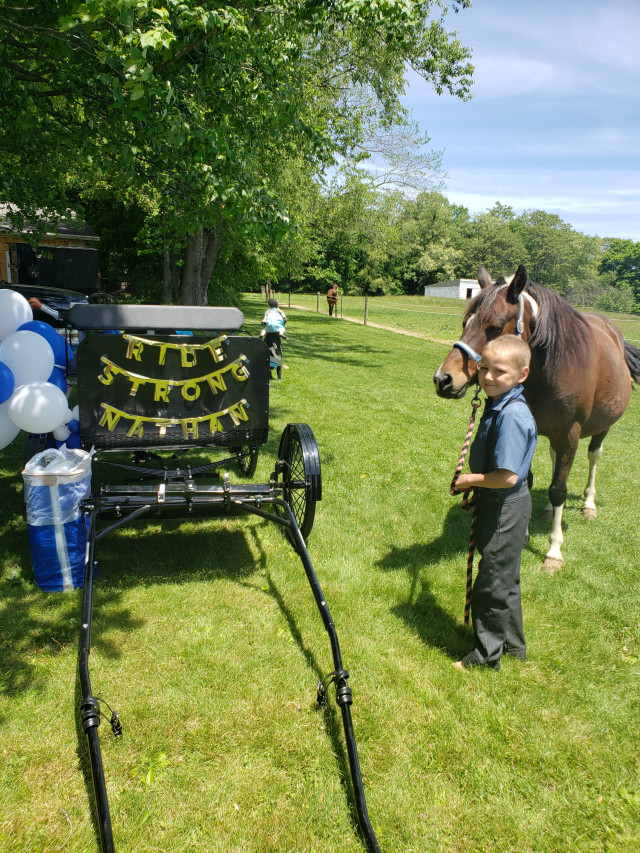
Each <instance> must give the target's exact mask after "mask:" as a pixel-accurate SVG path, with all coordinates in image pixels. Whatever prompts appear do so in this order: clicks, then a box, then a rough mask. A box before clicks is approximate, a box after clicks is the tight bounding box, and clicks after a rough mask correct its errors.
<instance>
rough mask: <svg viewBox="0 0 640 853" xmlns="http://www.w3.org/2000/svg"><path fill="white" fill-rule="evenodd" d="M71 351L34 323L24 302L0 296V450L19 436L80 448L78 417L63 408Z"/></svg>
mask: <svg viewBox="0 0 640 853" xmlns="http://www.w3.org/2000/svg"><path fill="white" fill-rule="evenodd" d="M72 358H73V351H71V347H69V345H68V344H67V342H66V340H65V338H64V337H63V336H62V335H60V334H58V332H56V330H55V329H54V328H53V327H52V326H50V325H49V324H48V323H44V322H41V321H40V320H34V319H33V311H32V310H31V306H30V305H29V303H28V302H27V300H26V299H25V298H24V296H22V295H21V294H20V293H16V291H15V290H0V450H2V449H3V448H5V447H6V446H7V445H8V444H11V442H12V441H13V440H14V438H16V436H17V435H18V433H19V432H20V430H25V432H30V433H47V432H51V433H53V436H54V438H55V439H56V441H57V442H58V443H59V444H60V443H66V444H67V446H68V447H80V424H79V423H78V413H77V407H76V410H74V411H72V410H71V409H70V408H69V405H68V403H67V380H66V376H65V365H66V362H67V361H68V360H70V359H72Z"/></svg>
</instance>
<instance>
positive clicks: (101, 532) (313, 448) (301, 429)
mask: <svg viewBox="0 0 640 853" xmlns="http://www.w3.org/2000/svg"><path fill="white" fill-rule="evenodd" d="M69 320H70V322H71V323H72V324H73V326H74V327H75V328H77V329H80V330H84V331H85V332H86V337H85V339H84V340H83V341H82V343H81V344H80V346H79V348H78V352H77V374H78V399H79V408H80V435H81V441H82V446H83V448H84V449H85V450H87V451H91V452H92V454H93V459H92V475H93V481H94V485H93V487H92V494H91V497H90V499H88V500H86V501H85V502H84V504H83V512H84V513H85V517H86V521H87V530H88V544H87V556H86V563H85V576H84V590H83V600H82V615H81V628H80V638H79V651H78V665H79V679H80V686H81V705H80V709H79V712H80V718H81V723H82V727H83V730H84V732H85V733H86V735H87V739H88V746H89V754H90V759H91V767H92V775H93V783H94V790H95V800H96V808H97V815H98V825H99V831H100V841H101V845H102V850H103V853H110V851H113V850H114V849H115V847H114V833H113V829H112V822H111V816H110V811H109V803H108V800H107V792H106V785H105V775H104V769H103V763H102V757H101V751H100V742H99V736H98V726H99V724H100V720H101V717H102V716H107V715H106V714H104V713H103V711H102V708H101V702H102V699H101V698H99V697H98V696H96V695H94V693H93V691H92V687H91V679H90V673H89V653H90V646H91V622H92V616H93V614H92V600H93V589H94V576H95V568H96V565H97V550H98V542H99V541H100V540H102V539H103V537H105V536H106V535H107V534H108V533H110V532H112V531H114V530H117V529H119V528H121V527H123V526H124V525H128V524H132V523H134V522H135V521H137V520H138V519H141V518H148V517H149V516H152V515H153V516H160V517H164V516H169V517H172V516H180V517H183V516H207V517H217V516H225V517H226V516H237V515H247V514H249V515H256V516H259V517H261V518H264V519H268V520H269V521H272V522H274V523H276V524H278V525H279V526H280V527H282V528H283V529H284V530H285V531H286V534H287V536H288V537H289V539H290V541H291V543H292V546H293V548H294V549H295V551H296V553H297V554H298V556H299V557H300V560H301V562H302V565H303V568H304V572H305V574H306V577H307V581H308V583H309V585H310V587H311V591H312V594H313V596H314V599H315V602H316V604H317V607H318V610H319V613H320V616H321V619H322V622H323V624H324V627H325V629H326V631H327V633H328V635H329V642H330V645H331V652H332V656H333V667H334V669H333V671H332V672H331V673H329V674H328V675H327V676H326V678H324V679H323V680H322V682H321V683H320V684H319V685H318V688H317V690H318V701H319V702H324V701H325V698H326V697H325V694H326V689H327V687H328V685H329V684H330V683H332V682H333V683H334V685H335V690H336V702H337V704H338V706H339V707H340V711H341V716H342V721H343V727H344V734H345V741H346V746H347V752H348V758H349V770H350V774H351V779H352V783H353V792H354V797H355V806H356V811H357V816H358V823H359V826H360V830H361V832H362V835H363V838H364V841H365V843H366V846H367V848H368V849H369V850H371V851H378V850H379V847H378V843H377V840H376V837H375V834H374V832H373V829H372V827H371V824H370V821H369V817H368V815H367V808H366V803H365V797H364V790H363V785H362V778H361V773H360V766H359V761H358V754H357V750H356V743H355V737H354V732H353V724H352V720H351V704H352V695H351V690H350V687H349V684H348V678H349V673H348V672H347V670H346V669H345V668H344V665H343V662H342V657H341V653H340V646H339V643H338V637H337V633H336V628H335V625H334V623H333V620H332V618H331V614H330V611H329V608H328V606H327V602H326V600H325V598H324V595H323V593H322V590H321V588H320V584H319V582H318V578H317V576H316V573H315V571H314V568H313V565H312V563H311V559H310V557H309V553H308V551H307V546H306V542H305V540H306V538H307V537H308V535H309V533H310V532H311V528H312V526H313V521H314V515H315V507H316V503H317V501H319V500H320V498H321V496H322V482H321V472H320V459H319V454H318V447H317V444H316V441H315V438H314V435H313V432H312V430H311V428H310V427H309V426H307V425H306V424H303V423H290V424H288V425H287V426H286V428H285V429H284V431H283V433H282V437H281V440H280V447H279V451H278V457H277V460H276V463H275V467H274V471H273V473H272V474H271V476H270V478H269V481H268V482H267V483H262V484H251V483H238V484H233V483H232V482H231V479H230V477H229V475H228V473H226V471H227V469H229V467H230V466H231V467H233V466H237V468H238V469H239V471H240V472H241V473H242V474H244V475H252V474H253V473H254V472H255V469H256V462H257V458H258V452H259V448H260V446H261V445H263V444H264V443H265V442H266V440H267V437H268V429H269V426H268V416H269V379H270V369H269V351H268V349H267V347H266V345H265V344H264V343H263V342H262V341H261V340H260V339H259V338H255V337H250V336H247V335H238V334H236V333H237V332H238V331H239V330H240V328H241V327H242V325H243V323H244V318H243V315H242V313H241V312H240V311H238V310H237V309H234V308H186V307H184V308H183V307H167V306H120V305H104V306H103V305H76V306H74V307H73V308H72V309H71V312H70V316H69ZM180 329H182V330H189V331H190V332H192V333H193V334H192V335H185V334H180V333H176V330H180ZM113 330H115V331H117V334H105V333H104V332H105V331H113ZM202 449H205V450H206V451H207V453H208V456H209V458H208V459H207V460H206V461H205V462H204V463H200V464H198V460H197V459H196V462H195V463H194V461H193V456H194V455H196V456H197V454H194V451H197V450H200V451H201V450H202ZM211 450H217V451H220V458H217V454H216V458H215V460H214V461H211V453H210V451H211ZM211 480H213V481H214V482H211ZM105 704H106V703H105ZM111 727H112V730H113V733H114V734H115V735H116V736H118V735H119V734H120V733H121V731H122V728H121V725H120V719H119V716H118V714H117V713H112V715H111Z"/></svg>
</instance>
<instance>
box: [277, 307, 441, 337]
mask: <svg viewBox="0 0 640 853" xmlns="http://www.w3.org/2000/svg"><path fill="white" fill-rule="evenodd" d="M290 307H291V308H295V309H296V310H297V311H311V312H312V313H314V314H317V313H318V312H317V311H315V309H313V308H306V307H304V306H303V305H294V304H293V303H291V305H290ZM332 319H333V318H332ZM339 319H340V320H346V321H347V323H357V324H358V325H359V326H364V320H359V319H358V318H357V317H347V316H342V317H340V318H339ZM367 326H371V328H372V329H383V330H384V331H385V332H395V333H396V334H397V335H407V336H408V337H410V338H420V339H421V340H423V341H430V342H431V343H432V344H446V345H447V346H451V344H452V343H453V341H452V340H446V341H444V340H442V338H432V337H430V336H429V335H423V334H422V332H408V331H407V330H406V329H396V328H394V326H382V325H381V324H380V323H371V322H368V323H367Z"/></svg>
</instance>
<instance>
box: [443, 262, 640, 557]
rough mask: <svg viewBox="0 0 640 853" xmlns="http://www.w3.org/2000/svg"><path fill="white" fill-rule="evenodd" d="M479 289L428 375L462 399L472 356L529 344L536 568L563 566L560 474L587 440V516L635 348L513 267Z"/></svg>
mask: <svg viewBox="0 0 640 853" xmlns="http://www.w3.org/2000/svg"><path fill="white" fill-rule="evenodd" d="M478 282H479V284H480V287H481V288H482V290H481V291H480V293H479V294H478V295H477V296H476V297H475V298H474V299H473V300H472V302H471V304H470V305H469V307H468V309H467V311H466V313H465V315H464V320H463V329H464V331H463V333H462V338H461V339H460V340H459V341H456V343H455V344H454V345H453V349H452V350H451V352H450V353H449V354H448V355H447V357H446V358H445V360H444V361H443V362H442V364H441V365H440V367H439V368H438V369H437V371H436V372H435V374H434V377H433V381H434V382H435V384H436V392H437V393H438V395H439V396H440V397H449V398H456V399H457V398H460V397H463V396H464V394H465V392H466V390H467V387H468V386H469V385H470V384H472V383H474V382H477V367H476V365H477V359H478V358H479V356H478V353H480V352H481V351H482V348H483V347H484V345H485V344H486V343H487V341H490V340H492V339H493V338H497V337H498V336H499V335H503V334H522V337H523V339H524V340H525V341H527V342H528V344H529V346H530V347H531V372H530V374H529V378H528V379H527V381H526V382H525V385H524V395H525V397H526V400H527V402H528V404H529V406H530V408H531V411H532V413H533V416H534V417H535V419H536V423H537V425H538V432H539V433H540V434H541V435H546V436H547V437H548V438H549V442H550V445H551V458H552V460H553V478H552V480H551V485H550V486H549V503H548V504H547V508H546V512H547V513H548V515H549V516H550V517H551V518H552V527H551V536H550V542H549V550H548V552H547V555H546V558H545V562H544V564H543V568H545V569H547V570H550V571H554V570H555V569H558V568H560V567H561V566H562V564H563V559H562V552H561V547H562V543H563V537H562V510H563V507H564V502H565V500H566V498H567V477H568V476H569V471H570V470H571V465H572V463H573V459H574V456H575V453H576V449H577V447H578V441H579V440H580V439H581V438H587V437H589V436H590V437H591V441H590V443H589V480H588V483H587V487H586V489H585V491H584V498H585V501H584V504H583V507H582V512H583V514H584V515H585V516H587V517H588V518H595V516H596V514H597V511H596V505H595V502H594V498H595V494H596V490H595V475H596V464H597V461H598V458H599V457H600V454H601V452H602V442H603V440H604V437H605V436H606V434H607V433H608V431H609V429H610V428H611V426H612V425H613V424H614V423H615V422H616V421H617V420H618V418H619V417H620V416H621V415H622V414H623V412H624V411H625V409H626V408H627V406H628V404H629V400H630V397H631V381H632V380H633V381H635V382H640V349H638V348H637V347H632V346H631V345H630V344H628V343H626V342H625V340H624V339H623V337H622V334H621V332H620V330H619V329H618V328H617V327H616V326H615V325H614V324H613V323H612V322H611V321H610V320H608V319H607V318H606V317H603V316H602V315H600V314H582V313H580V312H579V311H577V310H576V309H575V308H573V306H572V305H570V304H569V303H568V302H567V301H566V300H564V299H563V298H562V297H561V296H559V295H558V294H557V293H556V292H555V291H553V290H550V289H549V288H547V287H543V286H542V285H539V284H534V283H533V282H531V281H529V279H528V278H527V271H526V270H525V268H524V266H520V267H519V268H518V271H517V272H516V274H515V276H514V277H513V279H512V280H511V282H510V283H507V281H506V280H505V279H504V278H503V277H500V278H498V280H497V281H496V283H495V284H492V282H491V277H490V275H489V273H488V272H487V270H486V269H485V268H484V267H480V268H479V269H478Z"/></svg>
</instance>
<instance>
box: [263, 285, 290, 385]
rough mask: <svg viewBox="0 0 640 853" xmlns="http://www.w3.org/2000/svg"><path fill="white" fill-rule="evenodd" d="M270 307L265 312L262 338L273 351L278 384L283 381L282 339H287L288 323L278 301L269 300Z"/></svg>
mask: <svg viewBox="0 0 640 853" xmlns="http://www.w3.org/2000/svg"><path fill="white" fill-rule="evenodd" d="M268 304H269V307H268V308H267V310H266V311H265V312H264V317H263V318H262V332H261V333H260V337H264V341H265V343H266V345H267V346H268V347H269V350H270V351H271V355H272V358H273V362H274V364H275V365H276V375H277V377H278V382H280V381H281V380H282V343H281V341H282V338H286V337H287V336H286V335H285V331H284V327H285V323H286V322H287V315H286V314H285V313H284V311H283V310H282V309H281V308H280V306H279V305H278V300H277V299H270V300H269V303H268Z"/></svg>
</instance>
